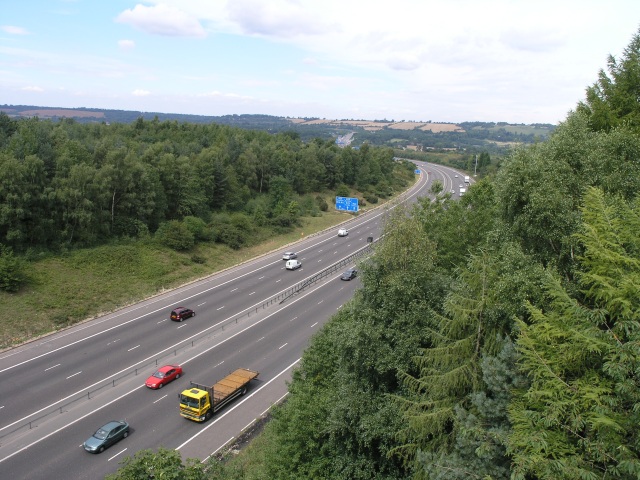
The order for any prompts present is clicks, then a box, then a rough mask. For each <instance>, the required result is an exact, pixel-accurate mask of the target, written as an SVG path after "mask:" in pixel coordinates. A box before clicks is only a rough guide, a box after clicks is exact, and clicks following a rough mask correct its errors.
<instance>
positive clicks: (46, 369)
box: [44, 363, 62, 372]
mask: <svg viewBox="0 0 640 480" xmlns="http://www.w3.org/2000/svg"><path fill="white" fill-rule="evenodd" d="M60 365H62V364H61V363H59V364H57V365H54V366H53V367H49V368H45V369H44V371H45V372H46V371H48V370H51V369H52V368H56V367H59V366H60Z"/></svg>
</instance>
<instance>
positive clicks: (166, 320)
mask: <svg viewBox="0 0 640 480" xmlns="http://www.w3.org/2000/svg"><path fill="white" fill-rule="evenodd" d="M166 321H167V319H166V318H165V319H164V320H160V321H159V322H158V324H161V323H162V322H166Z"/></svg>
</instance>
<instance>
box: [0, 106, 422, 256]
mask: <svg viewBox="0 0 640 480" xmlns="http://www.w3.org/2000/svg"><path fill="white" fill-rule="evenodd" d="M396 167H397V163H396V162H394V160H393V153H392V151H391V150H390V149H379V148H369V146H368V145H364V146H363V148H360V149H359V150H353V149H350V148H345V149H341V148H338V147H337V146H336V145H335V144H334V143H333V142H332V141H324V140H320V139H316V140H313V141H311V142H307V143H305V142H302V141H301V140H300V138H299V137H298V136H297V135H296V134H292V133H283V134H277V135H270V134H268V133H266V132H260V131H252V130H244V129H240V128H234V127H228V126H223V125H217V124H207V125H202V124H187V123H178V122H176V121H165V122H161V121H158V119H154V120H152V121H145V120H144V119H142V118H139V119H138V120H137V121H135V122H134V123H132V124H106V123H102V124H79V123H76V122H75V121H73V120H69V119H65V120H60V121H58V122H53V121H50V120H45V121H42V120H39V119H38V118H30V119H21V120H12V119H10V118H9V117H8V116H7V115H6V114H3V113H0V244H3V245H4V246H5V247H10V248H11V249H13V251H15V252H25V251H30V250H31V251H34V250H35V251H37V250H50V251H56V250H60V249H61V248H76V247H89V246H94V245H98V244H101V243H104V242H107V241H110V240H112V239H114V238H121V237H130V238H139V237H142V236H145V235H149V234H154V233H156V232H158V231H159V230H160V231H166V229H167V228H169V229H172V228H174V229H175V228H179V227H178V224H180V223H184V221H185V219H188V221H187V225H186V226H187V227H192V228H186V230H187V231H191V233H193V234H195V236H196V240H197V239H198V238H197V237H198V236H203V238H202V239H203V240H213V241H220V242H223V243H227V244H229V245H230V246H232V247H233V248H238V247H240V246H242V245H243V244H244V242H246V240H247V238H248V237H247V236H243V235H242V230H243V228H245V226H246V225H247V224H251V225H257V226H261V227H266V228H272V229H283V228H284V229H286V228H290V227H291V226H293V225H295V224H296V223H297V222H298V220H299V218H300V216H301V215H317V214H318V213H319V212H320V211H322V210H326V209H327V207H328V206H327V201H326V200H325V197H327V198H329V199H330V197H331V193H332V192H334V193H335V191H337V190H340V191H341V192H342V193H343V194H345V192H346V194H347V195H348V194H349V193H350V192H353V191H356V190H357V191H358V192H360V195H361V197H362V200H364V201H367V200H369V201H371V202H376V201H377V199H378V198H379V197H383V198H384V197H387V196H389V195H391V194H392V193H393V192H394V190H397V189H398V188H402V187H403V186H404V184H405V182H406V181H407V179H408V178H410V176H411V175H412V174H411V173H410V171H409V170H407V169H405V170H404V173H403V174H402V175H400V176H396V175H394V174H393V172H394V169H395V168H396ZM183 230H184V229H183ZM181 233H187V232H181Z"/></svg>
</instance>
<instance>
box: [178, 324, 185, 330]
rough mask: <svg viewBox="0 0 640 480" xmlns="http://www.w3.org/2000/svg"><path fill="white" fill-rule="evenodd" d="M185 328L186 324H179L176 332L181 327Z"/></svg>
mask: <svg viewBox="0 0 640 480" xmlns="http://www.w3.org/2000/svg"><path fill="white" fill-rule="evenodd" d="M186 326H187V324H186V323H181V324H180V326H179V327H178V328H176V330H180V329H181V328H182V327H186Z"/></svg>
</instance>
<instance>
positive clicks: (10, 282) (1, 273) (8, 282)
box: [0, 244, 26, 292]
mask: <svg viewBox="0 0 640 480" xmlns="http://www.w3.org/2000/svg"><path fill="white" fill-rule="evenodd" d="M25 271H26V266H25V263H24V261H23V260H21V259H19V258H17V257H16V256H14V255H13V250H12V249H11V248H10V247H7V246H5V245H2V244H0V290H4V291H6V292H17V291H18V290H19V289H20V287H21V286H22V285H23V284H24V282H25V281H26V274H25Z"/></svg>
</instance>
